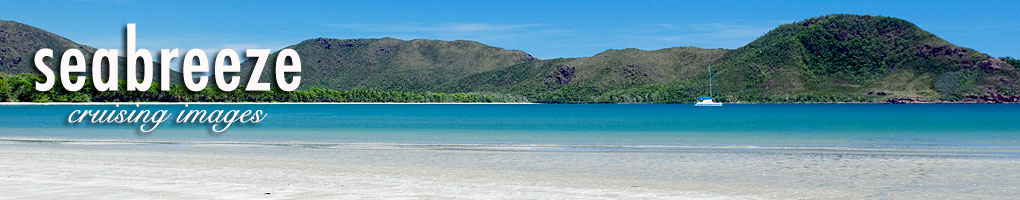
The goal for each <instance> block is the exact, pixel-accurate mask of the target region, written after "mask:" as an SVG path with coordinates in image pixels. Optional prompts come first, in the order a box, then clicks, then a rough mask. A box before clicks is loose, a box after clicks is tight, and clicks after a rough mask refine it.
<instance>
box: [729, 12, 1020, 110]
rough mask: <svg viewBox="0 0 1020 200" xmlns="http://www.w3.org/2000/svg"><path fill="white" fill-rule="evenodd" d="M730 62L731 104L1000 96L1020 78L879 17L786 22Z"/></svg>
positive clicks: (1013, 92) (1012, 90)
mask: <svg viewBox="0 0 1020 200" xmlns="http://www.w3.org/2000/svg"><path fill="white" fill-rule="evenodd" d="M725 59H726V61H725V62H724V63H723V64H722V65H721V66H720V68H719V69H720V70H719V71H718V72H717V74H718V76H717V77H718V82H719V86H720V89H721V92H722V94H723V96H724V97H725V99H727V100H730V101H752V102H753V101H836V102H845V101H886V100H890V99H892V100H894V101H895V100H899V99H919V100H926V101H939V100H941V101H963V100H976V99H987V98H991V99H993V100H994V99H996V97H997V96H1003V95H1005V96H1017V88H1018V82H1017V80H1018V78H1020V76H1018V75H1017V70H1016V68H1014V66H1012V65H1009V64H1007V63H1005V62H1003V61H1001V60H999V59H995V58H992V57H990V56H988V55H985V54H982V53H980V52H978V51H975V50H973V49H969V48H964V47H959V46H956V45H953V44H951V43H949V42H947V41H945V40H942V39H941V38H939V37H938V36H935V35H933V34H931V33H929V32H926V31H924V30H922V29H921V28H919V27H917V26H916V25H914V24H912V23H910V22H907V21H905V20H902V19H897V18H892V17H880V16H861V15H828V16H822V17H816V18H811V19H807V20H804V21H800V22H797V23H793V24H785V25H781V26H779V27H778V28H776V29H773V30H772V31H770V32H768V33H766V34H765V35H764V36H761V37H760V38H758V39H757V40H755V41H753V42H751V43H750V44H748V45H746V46H744V47H741V48H739V49H736V50H735V51H734V52H733V53H731V54H729V55H727V56H726V58H725ZM997 100H1006V99H997Z"/></svg>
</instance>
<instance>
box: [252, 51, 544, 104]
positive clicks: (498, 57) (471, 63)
mask: <svg viewBox="0 0 1020 200" xmlns="http://www.w3.org/2000/svg"><path fill="white" fill-rule="evenodd" d="M286 48H289V49H294V50H295V51H297V52H298V54H299V55H301V66H302V73H301V77H302V81H301V88H329V89H340V90H348V89H372V90H388V91H406V92H428V91H433V92H436V91H438V89H439V88H436V86H439V85H441V84H443V83H446V82H447V81H450V80H454V79H457V78H460V77H464V76H468V75H472V74H476V73H480V72H486V71H492V70H496V69H501V68H505V67H507V66H510V65H513V64H517V63H522V62H527V61H532V60H535V58H533V57H531V55H528V54H527V53H524V52H522V51H517V50H506V49H502V48H497V47H491V46H488V45H484V44H482V43H478V42H474V41H466V40H458V41H440V40H422V39H418V40H410V41H404V40H398V39H393V38H382V39H350V40H340V39H327V38H318V39H311V40H305V41H303V42H301V43H298V44H295V45H291V46H288V47H286ZM270 58H271V59H270V60H269V61H268V62H267V64H266V65H267V67H266V68H265V69H264V70H263V73H262V77H263V78H262V81H263V82H268V81H271V80H273V79H272V78H273V76H274V75H273V68H272V65H273V64H274V63H275V58H276V54H275V53H274V54H273V55H271V56H270ZM253 65H254V60H248V61H246V62H244V63H243V64H242V71H243V73H242V74H248V73H250V71H251V70H252V69H253V68H252V66H253ZM246 81H247V80H245V83H246Z"/></svg>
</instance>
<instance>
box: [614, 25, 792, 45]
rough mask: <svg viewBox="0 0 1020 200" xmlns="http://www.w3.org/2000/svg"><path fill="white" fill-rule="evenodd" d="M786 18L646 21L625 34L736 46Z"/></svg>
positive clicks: (702, 43) (685, 43)
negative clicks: (710, 21)
mask: <svg viewBox="0 0 1020 200" xmlns="http://www.w3.org/2000/svg"><path fill="white" fill-rule="evenodd" d="M783 23H789V22H788V21H785V20H770V21H735V22H712V23H693V24H669V23H656V24H644V25H641V26H639V27H637V28H635V31H633V32H631V34H630V35H628V36H626V37H628V38H631V39H638V40H653V41H658V42H667V41H668V42H676V44H677V45H679V46H698V47H704V48H737V47H740V46H742V45H744V44H747V43H748V42H751V41H752V40H754V39H756V38H758V37H760V36H762V35H764V34H765V33H766V32H768V31H769V30H772V29H773V28H775V27H776V26H777V25H779V24H783Z"/></svg>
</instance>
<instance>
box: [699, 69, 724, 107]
mask: <svg viewBox="0 0 1020 200" xmlns="http://www.w3.org/2000/svg"><path fill="white" fill-rule="evenodd" d="M712 85H713V83H712V64H708V96H707V97H698V102H697V103H694V106H722V103H717V102H715V101H712V97H714V96H715V90H714V89H712V88H713V87H712Z"/></svg>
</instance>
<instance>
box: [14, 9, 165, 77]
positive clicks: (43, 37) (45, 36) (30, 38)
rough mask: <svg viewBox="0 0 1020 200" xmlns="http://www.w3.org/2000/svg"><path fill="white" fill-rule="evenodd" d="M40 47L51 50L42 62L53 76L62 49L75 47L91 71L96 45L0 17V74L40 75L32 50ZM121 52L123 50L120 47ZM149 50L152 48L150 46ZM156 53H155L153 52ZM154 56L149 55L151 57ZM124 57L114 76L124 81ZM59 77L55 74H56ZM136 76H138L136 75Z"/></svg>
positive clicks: (155, 66) (157, 74)
mask: <svg viewBox="0 0 1020 200" xmlns="http://www.w3.org/2000/svg"><path fill="white" fill-rule="evenodd" d="M43 48H49V49H52V50H53V57H52V58H48V59H46V60H45V61H46V62H47V66H49V67H50V69H52V70H53V72H54V74H55V75H58V74H59V72H60V70H59V69H58V67H59V66H60V57H61V55H63V53H64V51H67V50H68V49H78V50H81V51H82V53H83V54H85V62H86V64H87V65H88V66H89V67H87V68H86V71H88V72H87V73H86V74H91V71H92V70H91V66H92V54H93V53H95V52H96V48H93V47H90V46H87V45H82V44H78V43H75V42H74V41H71V40H69V39H67V38H64V37H61V36H59V35H57V34H53V33H50V32H47V31H45V30H42V29H39V28H36V27H33V26H29V25H25V24H21V23H18V22H13V21H3V20H0V73H3V74H19V73H30V74H41V73H39V71H38V70H36V68H35V60H34V59H35V53H36V52H37V51H39V50H40V49H43ZM121 51H123V50H121ZM150 51H153V50H151V49H150ZM153 53H154V54H158V53H159V51H158V50H155V51H153ZM153 56H154V57H155V56H158V55H153ZM155 59H158V58H153V60H155ZM126 61H127V59H125V58H123V57H121V58H120V60H119V61H118V62H119V64H120V66H121V68H120V69H119V70H118V74H117V75H118V77H119V78H120V80H125V77H126V67H124V66H125V65H126ZM152 66H153V74H154V75H153V82H154V83H158V82H159V81H158V80H159V77H160V71H159V63H157V62H154V63H153V65H152ZM108 69H109V68H104V69H103V74H104V77H106V76H105V74H107V72H108ZM171 73H174V74H171V75H170V77H172V78H171V79H172V80H171V82H174V83H181V80H182V79H181V78H180V74H179V73H177V72H176V71H173V70H171ZM137 74H138V75H141V74H142V72H141V71H140V70H139V72H138V73H137ZM58 76H59V75H58ZM139 77H140V76H139ZM58 83H59V81H58Z"/></svg>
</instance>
